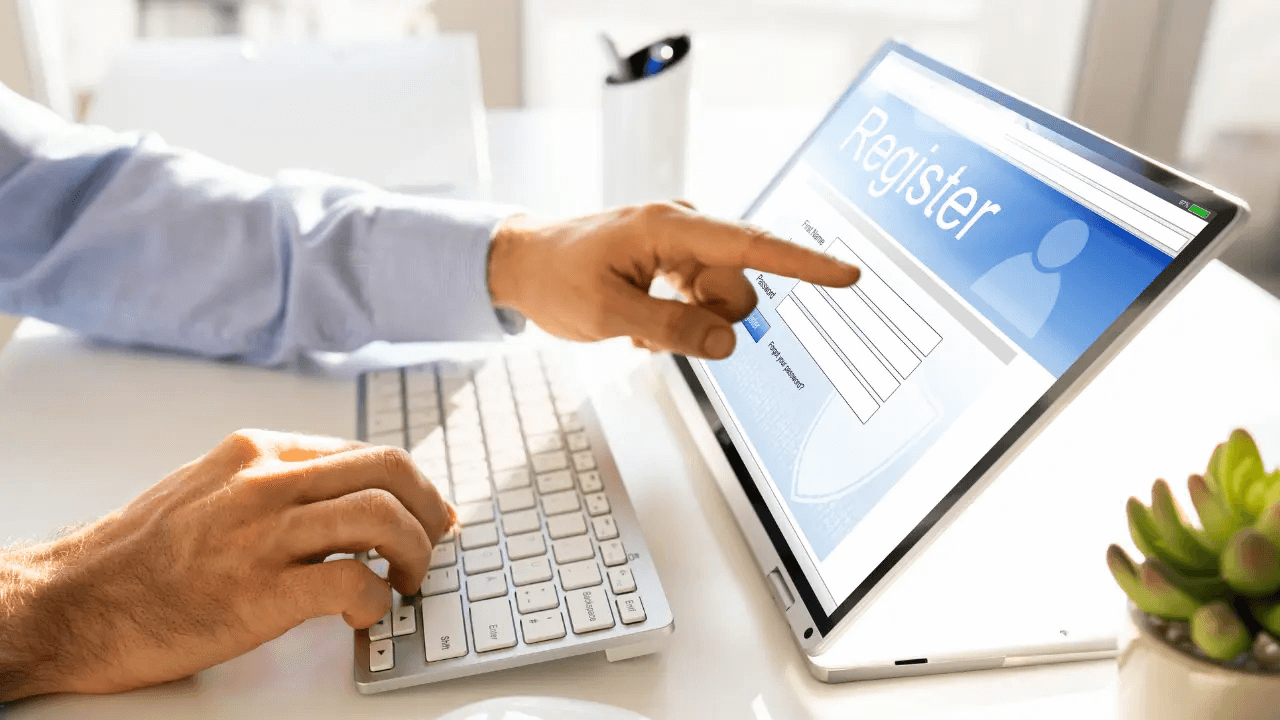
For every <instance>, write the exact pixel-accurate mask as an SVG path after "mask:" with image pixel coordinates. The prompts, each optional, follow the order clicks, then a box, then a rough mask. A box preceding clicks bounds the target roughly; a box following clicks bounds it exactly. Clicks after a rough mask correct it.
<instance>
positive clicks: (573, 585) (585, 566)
mask: <svg viewBox="0 0 1280 720" xmlns="http://www.w3.org/2000/svg"><path fill="white" fill-rule="evenodd" d="M599 584H600V566H599V565H597V564H596V561H595V560H583V561H582V562H576V563H570V564H569V565H561V566H560V587H562V588H564V589H565V590H577V589H578V588H584V587H591V586H593V585H599Z"/></svg>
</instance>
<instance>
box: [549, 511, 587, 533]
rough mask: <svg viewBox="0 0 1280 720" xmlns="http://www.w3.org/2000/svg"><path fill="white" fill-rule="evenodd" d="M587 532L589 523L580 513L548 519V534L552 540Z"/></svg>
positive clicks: (554, 516)
mask: <svg viewBox="0 0 1280 720" xmlns="http://www.w3.org/2000/svg"><path fill="white" fill-rule="evenodd" d="M586 531H587V521H586V520H583V519H582V513H580V512H575V513H565V514H563V515H553V516H551V517H549V518H547V534H548V535H550V536H551V539H552V540H559V539H560V538H566V537H572V536H574V535H581V534H583V533H585V532H586Z"/></svg>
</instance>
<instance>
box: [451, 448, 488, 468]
mask: <svg viewBox="0 0 1280 720" xmlns="http://www.w3.org/2000/svg"><path fill="white" fill-rule="evenodd" d="M488 456H489V454H488V452H486V451H485V449H484V445H479V444H476V443H465V444H462V445H453V444H450V445H449V462H451V463H453V464H455V465H461V464H462V463H471V462H476V461H484V459H485V458H487V457H488Z"/></svg>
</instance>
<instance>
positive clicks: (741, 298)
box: [689, 267, 756, 323]
mask: <svg viewBox="0 0 1280 720" xmlns="http://www.w3.org/2000/svg"><path fill="white" fill-rule="evenodd" d="M689 295H690V299H692V300H693V302H695V303H697V304H698V305H699V306H700V307H704V308H706V309H708V310H710V311H711V312H713V313H715V314H717V315H719V316H720V317H722V318H724V319H725V320H728V321H729V322H731V323H733V322H738V321H739V320H741V319H743V318H745V317H746V316H747V315H750V314H751V311H752V310H754V309H755V307H756V290H755V286H753V285H752V284H751V281H750V280H748V279H747V277H746V276H745V275H743V274H742V271H741V270H739V269H738V268H730V267H710V268H706V269H704V270H703V271H702V272H699V273H698V274H696V275H695V276H694V277H693V279H692V282H691V283H689Z"/></svg>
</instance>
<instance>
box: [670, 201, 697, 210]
mask: <svg viewBox="0 0 1280 720" xmlns="http://www.w3.org/2000/svg"><path fill="white" fill-rule="evenodd" d="M671 202H673V203H675V204H676V205H679V206H680V207H683V208H689V209H690V210H693V211H695V212H696V211H697V210H698V208H696V207H694V206H693V203H691V202H689V201H688V200H672V201H671Z"/></svg>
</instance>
